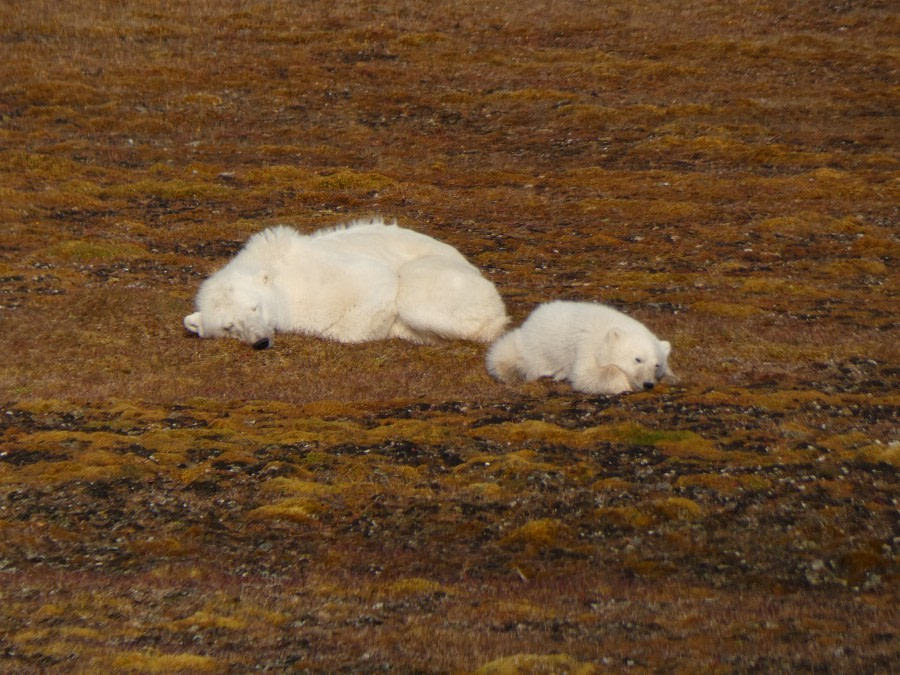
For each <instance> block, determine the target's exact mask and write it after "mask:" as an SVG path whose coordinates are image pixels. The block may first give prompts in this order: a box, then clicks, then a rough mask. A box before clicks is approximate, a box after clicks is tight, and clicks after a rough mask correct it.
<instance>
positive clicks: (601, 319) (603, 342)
mask: <svg viewBox="0 0 900 675" xmlns="http://www.w3.org/2000/svg"><path fill="white" fill-rule="evenodd" d="M670 351H671V345H670V344H669V343H668V342H665V341H660V340H658V339H657V338H656V336H655V335H653V333H651V332H650V331H649V330H647V328H646V327H645V326H644V325H643V324H642V323H640V322H639V321H636V320H635V319H632V318H631V317H629V316H626V315H625V314H622V313H621V312H619V311H616V310H615V309H613V308H612V307H607V306H605V305H600V304H596V303H590V302H567V301H556V302H550V303H546V304H543V305H540V306H539V307H538V308H537V309H535V310H534V311H533V312H532V313H531V316H529V317H528V319H526V321H525V323H523V324H522V326H520V327H519V328H517V329H516V330H513V331H510V332H509V333H507V334H506V335H504V336H503V337H501V338H500V339H499V340H497V341H496V342H495V343H494V344H493V345H492V346H491V347H490V349H489V350H488V353H487V357H486V361H487V368H488V371H489V372H490V373H491V375H493V376H494V377H495V378H497V379H498V380H500V381H502V382H515V381H520V380H523V379H524V380H526V381H530V380H536V379H538V378H541V377H552V378H553V379H555V380H568V382H569V384H571V385H572V387H573V388H574V389H575V390H577V391H580V392H584V393H588V394H620V393H623V392H628V391H637V390H639V389H652V388H653V386H654V385H655V384H656V383H657V382H658V381H659V380H660V379H662V378H663V377H667V378H669V379H672V380H674V379H675V376H674V374H673V373H672V371H671V370H670V369H669V363H668V359H669V352H670Z"/></svg>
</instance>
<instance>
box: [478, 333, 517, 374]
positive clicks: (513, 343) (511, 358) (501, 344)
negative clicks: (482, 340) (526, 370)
mask: <svg viewBox="0 0 900 675" xmlns="http://www.w3.org/2000/svg"><path fill="white" fill-rule="evenodd" d="M520 359H521V353H520V351H519V336H518V331H515V330H514V331H512V332H510V333H507V334H506V335H504V336H503V337H501V338H500V339H499V340H497V341H496V342H495V343H494V344H492V345H491V347H490V349H488V353H487V356H486V357H485V361H486V363H487V369H488V372H489V373H490V374H491V375H493V376H494V377H495V378H496V379H498V380H500V381H501V382H507V383H511V382H519V381H521V380H522V379H524V378H523V374H522V371H521V369H520V368H519V361H520Z"/></svg>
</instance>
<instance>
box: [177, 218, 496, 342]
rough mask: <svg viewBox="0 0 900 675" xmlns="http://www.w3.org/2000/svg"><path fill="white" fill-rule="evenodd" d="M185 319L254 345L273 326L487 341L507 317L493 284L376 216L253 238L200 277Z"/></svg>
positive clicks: (317, 332) (350, 336)
mask: <svg viewBox="0 0 900 675" xmlns="http://www.w3.org/2000/svg"><path fill="white" fill-rule="evenodd" d="M195 305H196V309H197V311H196V312H194V313H193V314H189V315H187V316H186V317H184V326H185V328H187V329H188V330H189V331H190V332H192V333H195V334H197V335H199V336H200V337H234V338H237V339H239V340H241V341H243V342H245V343H247V344H250V345H253V347H254V348H256V349H265V348H267V347H269V346H271V344H272V342H273V340H274V334H275V332H276V331H290V332H299V333H305V334H307V335H314V336H318V337H323V338H326V339H330V340H337V341H339V342H363V341H367V340H380V339H384V338H393V337H398V338H403V339H406V340H411V341H413V342H418V343H430V342H435V341H437V340H444V339H446V340H454V339H462V340H475V341H481V342H490V341H491V340H493V339H495V338H496V337H497V336H498V335H500V334H501V333H502V332H503V330H504V328H505V326H506V323H507V320H508V319H507V315H506V308H505V306H504V304H503V300H502V299H501V298H500V294H499V293H498V292H497V289H496V288H495V287H494V285H493V284H492V283H491V282H490V281H488V280H487V279H485V278H484V277H483V276H482V275H481V272H479V270H478V269H477V268H476V267H475V266H474V265H472V264H471V263H469V261H468V260H466V259H465V257H463V255H462V254H461V253H460V252H459V251H457V250H456V249H455V248H453V247H452V246H449V245H448V244H445V243H443V242H440V241H438V240H436V239H433V238H431V237H429V236H427V235H424V234H420V233H418V232H414V231H412V230H408V229H405V228H402V227H398V226H397V225H396V224H386V223H384V222H383V221H382V220H380V219H373V220H370V221H354V222H351V223H349V224H348V225H345V226H340V227H336V228H332V229H327V230H320V231H319V232H316V233H313V234H311V235H303V234H300V233H299V232H297V231H296V230H293V229H291V228H289V227H283V226H277V227H271V228H269V229H267V230H263V231H262V232H259V233H257V234H255V235H253V236H252V237H251V238H250V239H249V240H248V242H247V244H246V246H244V248H243V249H242V250H241V251H240V252H239V253H238V254H237V255H236V256H235V257H234V258H233V259H232V260H231V261H230V262H229V263H228V264H227V265H225V267H223V268H222V269H220V270H219V271H218V272H215V273H214V274H213V275H212V276H210V277H209V278H208V279H207V280H206V281H204V282H203V284H201V286H200V289H199V290H198V292H197V297H196V301H195Z"/></svg>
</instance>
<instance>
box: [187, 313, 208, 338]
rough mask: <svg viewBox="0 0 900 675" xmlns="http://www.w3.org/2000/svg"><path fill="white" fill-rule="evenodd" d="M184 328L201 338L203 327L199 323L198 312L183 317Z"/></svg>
mask: <svg viewBox="0 0 900 675" xmlns="http://www.w3.org/2000/svg"><path fill="white" fill-rule="evenodd" d="M184 327H185V328H187V329H188V330H189V331H190V332H192V333H196V334H197V335H199V336H200V337H203V332H202V331H203V327H202V324H201V323H200V312H194V313H193V314H188V315H187V316H186V317H184Z"/></svg>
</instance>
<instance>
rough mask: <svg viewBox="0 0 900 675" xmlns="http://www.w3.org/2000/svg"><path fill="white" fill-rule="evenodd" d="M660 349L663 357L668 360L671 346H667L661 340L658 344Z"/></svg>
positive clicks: (666, 343)
mask: <svg viewBox="0 0 900 675" xmlns="http://www.w3.org/2000/svg"><path fill="white" fill-rule="evenodd" d="M659 347H660V349H662V353H663V356H665V357H666V358H669V353H670V352H671V351H672V345H671V344H669V343H668V342H667V341H666V340H663V341H662V342H660V343H659Z"/></svg>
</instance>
